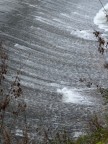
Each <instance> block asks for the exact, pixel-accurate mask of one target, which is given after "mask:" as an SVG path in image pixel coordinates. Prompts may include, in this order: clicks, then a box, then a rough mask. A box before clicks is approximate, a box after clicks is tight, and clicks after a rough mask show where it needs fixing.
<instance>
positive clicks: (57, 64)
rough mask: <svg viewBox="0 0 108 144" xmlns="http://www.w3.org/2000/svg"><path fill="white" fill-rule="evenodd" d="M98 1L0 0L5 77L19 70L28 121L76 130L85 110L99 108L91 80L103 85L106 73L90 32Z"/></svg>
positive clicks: (87, 113)
mask: <svg viewBox="0 0 108 144" xmlns="http://www.w3.org/2000/svg"><path fill="white" fill-rule="evenodd" d="M106 3H107V0H103V4H104V5H105V4H106ZM101 7H102V6H101V4H100V3H99V1H98V0H93V1H90V0H62V1H60V0H23V1H22V0H3V1H2V0H0V38H1V39H2V40H5V45H6V46H7V47H8V54H9V63H8V65H9V69H10V73H9V74H8V76H7V80H8V81H12V80H13V77H14V76H15V75H16V71H17V70H19V69H20V70H21V72H22V73H21V76H20V78H21V83H22V86H23V88H24V99H25V101H26V103H27V105H28V111H29V113H28V123H30V124H31V125H33V127H37V126H39V127H45V128H49V129H51V130H52V131H53V132H54V131H56V130H58V129H59V130H61V129H66V130H68V132H70V133H72V132H82V131H83V129H84V128H85V123H86V121H87V119H88V117H89V116H90V113H92V112H93V111H101V108H102V102H101V96H100V95H99V94H98V93H97V90H96V85H97V84H99V85H101V86H107V80H108V74H107V69H104V66H103V64H104V58H103V56H102V55H101V54H99V53H98V51H97V45H98V44H97V40H96V38H95V37H94V35H93V29H97V30H98V26H96V25H95V24H94V23H93V19H94V17H95V15H96V13H98V11H99V10H100V9H101ZM81 78H84V79H86V81H84V82H80V79H81ZM90 82H92V83H93V84H92V85H91V86H90V85H89V84H90Z"/></svg>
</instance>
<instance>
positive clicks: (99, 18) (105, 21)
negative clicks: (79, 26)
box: [94, 4, 108, 31]
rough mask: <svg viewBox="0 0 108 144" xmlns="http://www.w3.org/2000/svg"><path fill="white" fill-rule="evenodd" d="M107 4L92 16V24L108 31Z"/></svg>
mask: <svg viewBox="0 0 108 144" xmlns="http://www.w3.org/2000/svg"><path fill="white" fill-rule="evenodd" d="M106 15H108V4H106V5H105V6H104V8H101V9H100V10H99V12H98V13H97V14H96V16H95V17H94V24H96V25H97V26H98V27H99V28H100V29H104V30H105V31H108V17H107V16H106Z"/></svg>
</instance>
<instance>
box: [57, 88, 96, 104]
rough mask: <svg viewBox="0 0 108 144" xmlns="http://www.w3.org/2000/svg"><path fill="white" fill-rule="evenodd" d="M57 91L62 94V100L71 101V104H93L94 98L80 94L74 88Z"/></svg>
mask: <svg viewBox="0 0 108 144" xmlns="http://www.w3.org/2000/svg"><path fill="white" fill-rule="evenodd" d="M57 92H58V93H60V94H62V96H63V97H62V100H63V102H64V103H73V104H79V105H94V104H95V99H93V98H90V97H87V96H86V97H85V96H83V95H81V94H80V93H79V92H77V90H75V89H68V88H66V87H65V88H63V89H58V90H57Z"/></svg>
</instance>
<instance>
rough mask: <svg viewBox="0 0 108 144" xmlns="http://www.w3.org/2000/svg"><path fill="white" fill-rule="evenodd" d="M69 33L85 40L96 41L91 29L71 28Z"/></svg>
mask: <svg viewBox="0 0 108 144" xmlns="http://www.w3.org/2000/svg"><path fill="white" fill-rule="evenodd" d="M71 34H72V35H74V36H76V37H79V38H83V39H85V40H93V41H96V37H95V36H94V34H93V31H91V30H73V31H71Z"/></svg>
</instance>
